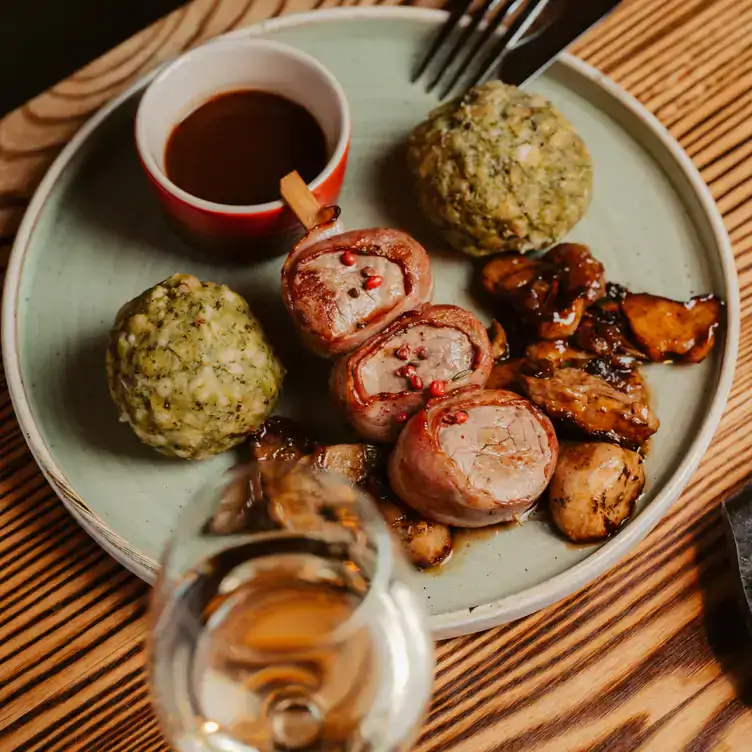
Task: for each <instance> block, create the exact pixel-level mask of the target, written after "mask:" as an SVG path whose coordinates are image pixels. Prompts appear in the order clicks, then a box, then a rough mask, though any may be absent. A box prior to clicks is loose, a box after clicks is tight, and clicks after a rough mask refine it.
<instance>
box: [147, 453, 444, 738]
mask: <svg viewBox="0 0 752 752" xmlns="http://www.w3.org/2000/svg"><path fill="white" fill-rule="evenodd" d="M414 577H415V574H414V573H413V571H412V570H411V568H410V566H409V565H408V564H407V561H406V560H405V558H404V556H403V554H402V551H401V549H400V548H399V546H398V544H396V543H395V541H394V540H393V539H392V536H391V533H390V532H389V530H388V528H387V527H386V525H385V524H384V522H383V521H382V519H381V517H380V515H379V512H378V510H377V508H376V506H375V504H374V502H373V500H372V498H371V497H369V496H368V494H366V493H365V492H364V491H362V490H361V489H359V488H357V487H354V486H352V485H351V484H349V483H348V482H347V481H345V480H344V478H341V477H339V476H337V475H334V474H332V473H329V472H323V471H321V470H316V469H315V468H314V467H313V466H312V465H311V464H310V463H309V464H306V462H304V461H298V462H295V463H290V462H273V461H263V462H255V463H250V464H248V465H245V466H243V467H240V468H235V469H233V470H231V471H229V472H228V473H226V474H225V475H223V476H222V477H220V478H218V479H217V480H216V481H214V482H213V483H211V484H210V485H209V486H207V487H206V488H204V489H203V490H202V491H200V492H199V493H198V495H197V496H196V498H195V499H194V500H193V501H192V502H191V503H190V504H189V505H188V506H187V507H186V508H185V510H184V511H183V513H182V514H181V517H180V519H179V522H178V525H177V528H176V529H175V532H174V534H173V536H172V540H171V541H170V543H169V544H168V546H167V548H166V551H165V554H164V556H163V561H162V569H161V572H160V575H159V578H158V581H157V584H156V586H155V588H154V592H153V595H152V608H151V614H150V620H151V625H150V626H151V629H150V645H149V648H150V678H151V684H152V689H153V695H154V700H155V705H156V708H157V713H158V715H159V717H160V721H161V723H162V727H163V730H164V731H165V733H166V736H167V737H168V739H170V741H171V742H172V744H173V745H174V746H175V747H176V748H177V749H178V750H190V751H194V750H195V751H196V752H198V750H222V752H241V751H243V752H244V751H246V750H258V751H259V752H275V751H276V750H286V751H289V750H296V751H297V750H315V751H318V750H342V751H343V752H349V751H350V750H358V751H359V752H360V751H361V750H362V751H363V752H366V751H370V750H384V751H386V750H400V749H406V748H408V747H409V746H411V744H412V742H413V741H414V739H415V735H416V733H417V731H418V728H419V726H420V723H421V721H422V719H423V717H424V713H425V710H426V707H427V705H428V702H429V699H430V692H431V686H432V681H433V670H434V653H433V642H432V640H431V638H430V635H429V632H428V627H427V614H426V608H425V603H424V601H423V597H422V593H421V592H420V590H419V588H418V587H416V583H415V581H414V579H413V578H414Z"/></svg>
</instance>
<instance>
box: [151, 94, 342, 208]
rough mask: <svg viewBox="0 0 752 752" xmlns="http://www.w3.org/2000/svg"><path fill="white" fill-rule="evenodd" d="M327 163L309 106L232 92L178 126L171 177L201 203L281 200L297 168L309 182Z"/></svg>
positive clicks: (169, 151) (168, 154)
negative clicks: (282, 182)
mask: <svg viewBox="0 0 752 752" xmlns="http://www.w3.org/2000/svg"><path fill="white" fill-rule="evenodd" d="M328 158H329V156H328V154H327V149H326V139H325V138H324V133H323V131H322V130H321V126H320V125H319V124H318V122H317V121H316V119H315V118H314V117H313V115H311V113H310V112H308V110H306V109H305V107H302V106H301V105H299V104H297V103H296V102H292V101H290V100H289V99H286V98H285V97H282V96H280V95H279V94H273V93H271V92H267V91H257V90H245V91H231V92H227V93H224V94H220V95H218V96H216V97H214V98H213V99H210V100H209V101H208V102H205V103H204V104H203V105H201V107H199V108H198V109H196V110H194V111H193V112H192V113H191V114H190V115H188V117H187V118H186V119H185V120H183V122H181V123H179V124H178V125H177V126H175V128H174V130H173V131H172V133H171V134H170V136H169V138H168V139H167V147H166V149H165V172H166V173H167V177H168V178H169V179H170V180H172V182H173V183H175V185H177V186H178V187H179V188H182V189H183V190H184V191H186V192H188V193H190V194H191V195H193V196H196V197H197V198H202V199H205V200H206V201H213V202H215V203H218V204H231V205H233V206H247V205H249V204H264V203H266V202H267V201H277V200H279V198H280V193H279V181H280V179H281V178H282V177H284V176H285V175H286V174H287V173H289V172H292V171H293V170H297V171H298V173H300V176H301V177H302V178H303V180H305V182H306V183H310V182H311V181H312V180H313V179H314V178H315V177H316V176H317V175H318V174H319V173H320V172H321V171H322V170H323V169H324V167H326V163H327V161H328Z"/></svg>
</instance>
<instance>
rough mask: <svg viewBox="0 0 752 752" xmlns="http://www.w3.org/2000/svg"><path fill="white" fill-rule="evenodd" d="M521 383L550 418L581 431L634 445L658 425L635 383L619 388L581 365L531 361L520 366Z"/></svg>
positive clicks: (625, 444) (633, 446) (637, 446)
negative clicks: (521, 369) (625, 389)
mask: <svg viewBox="0 0 752 752" xmlns="http://www.w3.org/2000/svg"><path fill="white" fill-rule="evenodd" d="M589 365H590V364H588V366H589ZM521 382H522V386H523V389H524V393H525V394H526V395H527V396H528V397H529V398H530V400H532V402H533V403H535V404H536V405H537V406H538V407H540V408H541V409H542V410H543V411H544V412H545V413H546V414H547V415H548V416H549V417H550V418H552V419H553V420H556V421H558V422H559V423H560V424H563V425H564V426H565V427H570V428H573V429H575V430H576V431H577V432H578V433H580V434H584V435H586V436H590V437H593V438H598V439H604V440H606V441H611V442H614V443H616V444H620V445H622V446H626V447H628V448H630V449H639V448H640V447H641V446H642V445H643V444H644V443H645V442H646V441H647V439H648V438H649V437H650V436H652V435H653V434H654V433H655V432H656V431H657V430H658V427H659V425H660V423H659V421H658V418H657V416H656V415H655V413H654V412H653V411H652V410H651V409H650V406H649V405H648V403H647V400H646V398H645V394H644V392H643V391H641V390H639V389H637V387H636V385H635V386H634V388H633V389H631V390H629V391H622V390H621V389H618V388H616V387H614V386H612V385H611V384H610V383H609V382H608V381H606V379H604V378H603V377H602V376H600V375H596V374H593V373H589V372H588V370H586V369H582V368H574V367H571V366H567V367H564V368H553V367H552V366H551V364H550V363H549V362H547V361H538V362H531V363H528V364H527V365H526V366H524V367H523V372H522V374H521Z"/></svg>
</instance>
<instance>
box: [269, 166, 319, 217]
mask: <svg viewBox="0 0 752 752" xmlns="http://www.w3.org/2000/svg"><path fill="white" fill-rule="evenodd" d="M279 188H280V192H281V193H282V198H283V199H284V201H285V203H286V204H287V205H288V206H289V207H290V208H291V209H292V210H293V212H294V214H295V216H296V217H297V218H298V220H299V221H300V224H301V225H303V227H305V229H306V230H311V229H313V228H314V227H316V225H317V224H318V223H319V211H320V209H321V207H320V206H319V202H318V201H317V200H316V197H315V196H314V195H313V194H312V193H311V192H310V191H309V190H308V186H307V185H306V184H305V181H304V180H303V178H301V177H300V175H298V173H297V172H296V171H293V172H291V173H289V174H287V175H285V176H284V177H283V178H282V180H280V181H279Z"/></svg>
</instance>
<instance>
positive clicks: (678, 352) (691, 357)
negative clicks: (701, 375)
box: [621, 293, 723, 363]
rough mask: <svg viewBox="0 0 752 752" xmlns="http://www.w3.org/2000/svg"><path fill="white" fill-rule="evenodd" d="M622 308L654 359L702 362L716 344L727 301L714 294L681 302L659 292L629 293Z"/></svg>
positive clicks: (645, 349) (634, 331) (639, 339)
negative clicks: (724, 303)
mask: <svg viewBox="0 0 752 752" xmlns="http://www.w3.org/2000/svg"><path fill="white" fill-rule="evenodd" d="M621 310H622V311H623V313H624V316H625V317H626V319H627V321H628V322H629V326H630V328H631V330H632V333H633V335H634V338H635V340H636V341H637V343H638V344H639V346H640V348H641V349H642V350H644V351H645V353H646V354H647V356H648V357H649V358H650V360H653V361H655V362H658V363H661V362H665V361H670V360H680V361H683V362H685V363H699V362H700V361H701V360H703V359H704V358H705V357H706V356H707V354H708V353H709V352H710V350H711V348H712V347H713V343H714V342H715V335H716V331H717V329H718V326H719V325H720V323H721V318H722V316H723V303H722V301H721V300H719V299H718V298H717V297H715V296H714V295H704V296H701V297H695V298H692V299H691V300H689V301H687V302H686V303H681V302H678V301H676V300H669V299H668V298H662V297H660V296H659V295H649V294H647V293H640V294H634V293H628V294H627V295H626V296H625V297H624V300H623V301H622V303H621Z"/></svg>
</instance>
